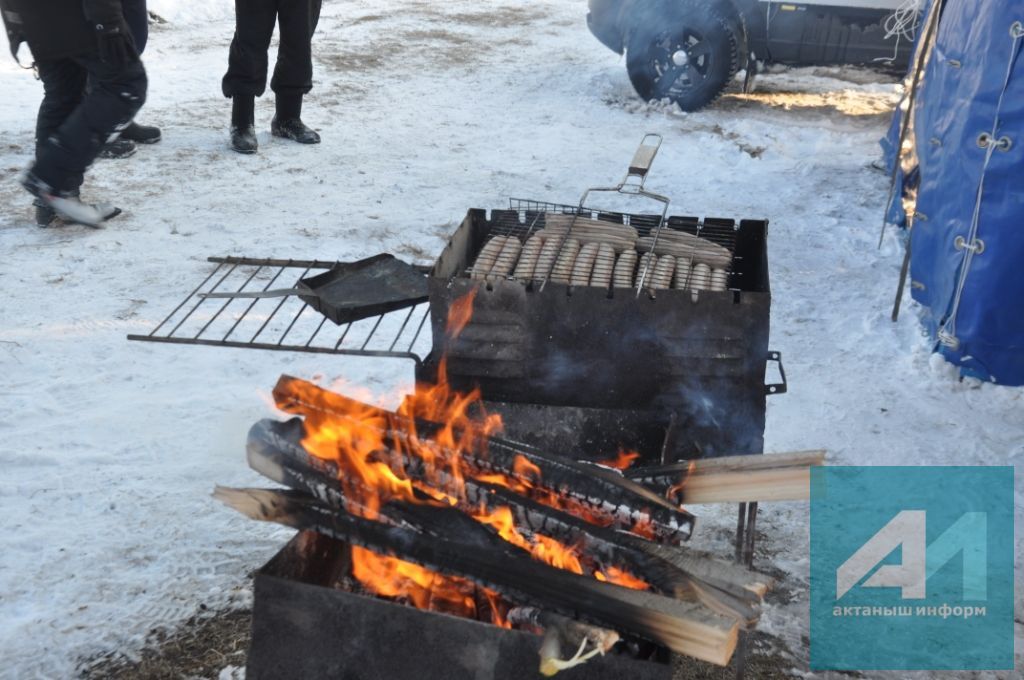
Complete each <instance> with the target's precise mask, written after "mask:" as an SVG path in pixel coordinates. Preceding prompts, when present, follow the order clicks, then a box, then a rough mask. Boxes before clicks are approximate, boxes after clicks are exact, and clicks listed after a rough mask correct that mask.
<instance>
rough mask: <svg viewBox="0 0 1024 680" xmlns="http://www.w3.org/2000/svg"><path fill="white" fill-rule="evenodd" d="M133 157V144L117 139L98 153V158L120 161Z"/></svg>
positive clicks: (121, 138) (120, 138)
mask: <svg viewBox="0 0 1024 680" xmlns="http://www.w3.org/2000/svg"><path fill="white" fill-rule="evenodd" d="M134 155H135V142H132V141H129V140H127V139H124V138H123V137H119V138H118V139H115V140H114V141H112V142H111V143H110V144H107V145H106V146H105V147H103V150H102V151H100V158H106V159H113V160H120V159H122V158H131V157H132V156H134Z"/></svg>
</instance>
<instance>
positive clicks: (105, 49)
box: [96, 21, 139, 66]
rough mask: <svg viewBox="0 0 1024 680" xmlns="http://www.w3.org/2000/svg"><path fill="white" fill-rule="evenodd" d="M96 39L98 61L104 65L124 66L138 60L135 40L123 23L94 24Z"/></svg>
mask: <svg viewBox="0 0 1024 680" xmlns="http://www.w3.org/2000/svg"><path fill="white" fill-rule="evenodd" d="M96 39H97V41H98V44H99V51H100V60H101V61H102V62H103V63H105V64H110V65H111V66H124V65H125V64H129V63H132V62H135V61H138V60H139V51H138V49H136V47H135V40H134V39H133V38H132V34H131V31H130V30H128V25H127V24H125V23H124V22H123V21H122V22H119V23H115V24H109V25H104V24H96Z"/></svg>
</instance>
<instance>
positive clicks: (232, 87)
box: [221, 0, 304, 97]
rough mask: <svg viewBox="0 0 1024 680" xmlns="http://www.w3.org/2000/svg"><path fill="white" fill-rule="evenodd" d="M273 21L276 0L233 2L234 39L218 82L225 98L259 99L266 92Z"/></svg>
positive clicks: (275, 15) (290, 0)
mask: <svg viewBox="0 0 1024 680" xmlns="http://www.w3.org/2000/svg"><path fill="white" fill-rule="evenodd" d="M298 1H299V4H302V2H303V1H304V0H298ZM291 2H292V0H287V2H286V3H285V4H290V3H291ZM276 21H277V0H235V37H234V38H233V39H232V40H231V51H230V52H229V53H228V72H227V74H225V76H224V80H223V82H222V83H221V89H222V90H223V92H224V96H225V97H234V96H236V95H237V96H242V97H259V96H260V95H261V94H263V92H264V91H265V90H266V89H267V50H269V49H270V38H271V37H272V36H273V35H274V23H275V22H276Z"/></svg>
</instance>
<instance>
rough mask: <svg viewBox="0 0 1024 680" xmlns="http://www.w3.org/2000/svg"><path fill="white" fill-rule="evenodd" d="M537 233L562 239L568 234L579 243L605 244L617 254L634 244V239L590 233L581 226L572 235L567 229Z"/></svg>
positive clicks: (596, 232) (575, 228)
mask: <svg viewBox="0 0 1024 680" xmlns="http://www.w3.org/2000/svg"><path fill="white" fill-rule="evenodd" d="M537 233H538V234H541V235H542V236H543V237H544V238H553V237H556V236H561V237H563V238H564V237H565V236H566V235H567V234H568V235H569V236H570V237H571V238H574V239H576V240H578V241H580V242H581V243H607V244H608V245H610V246H612V247H613V248H615V250H616V251H619V252H622V251H623V250H630V249H632V248H633V244H634V243H635V242H636V239H629V238H624V237H622V236H619V235H617V234H611V233H605V232H603V231H592V230H590V229H587V228H585V227H582V226H581V227H574V228H573V230H572V233H569V230H568V229H541V230H540V231H539V232H537Z"/></svg>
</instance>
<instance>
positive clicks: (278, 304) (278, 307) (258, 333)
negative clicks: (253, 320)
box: [249, 265, 313, 342]
mask: <svg viewBox="0 0 1024 680" xmlns="http://www.w3.org/2000/svg"><path fill="white" fill-rule="evenodd" d="M285 266H291V265H285ZM312 268H313V267H306V270H305V271H304V272H302V276H300V277H299V278H300V279H304V278H306V274H308V273H309V270H310V269H312ZM290 297H292V296H291V295H289V296H288V297H283V298H281V301H280V302H278V303H277V306H276V307H274V311H272V312H271V313H270V316H268V317H267V318H266V320H264V322H263V325H262V326H260V328H259V330H258V331H256V334H255V335H253V336H252V337H251V338H250V339H249V342H256V338H258V337H260V333H262V332H263V330H264V329H265V328H266V327H267V324H269V323H270V320H271V319H273V318H274V317H275V316H277V313H278V312H279V311H280V310H281V306H282V305H284V303H285V302H287V301H288V299H289V298H290Z"/></svg>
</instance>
